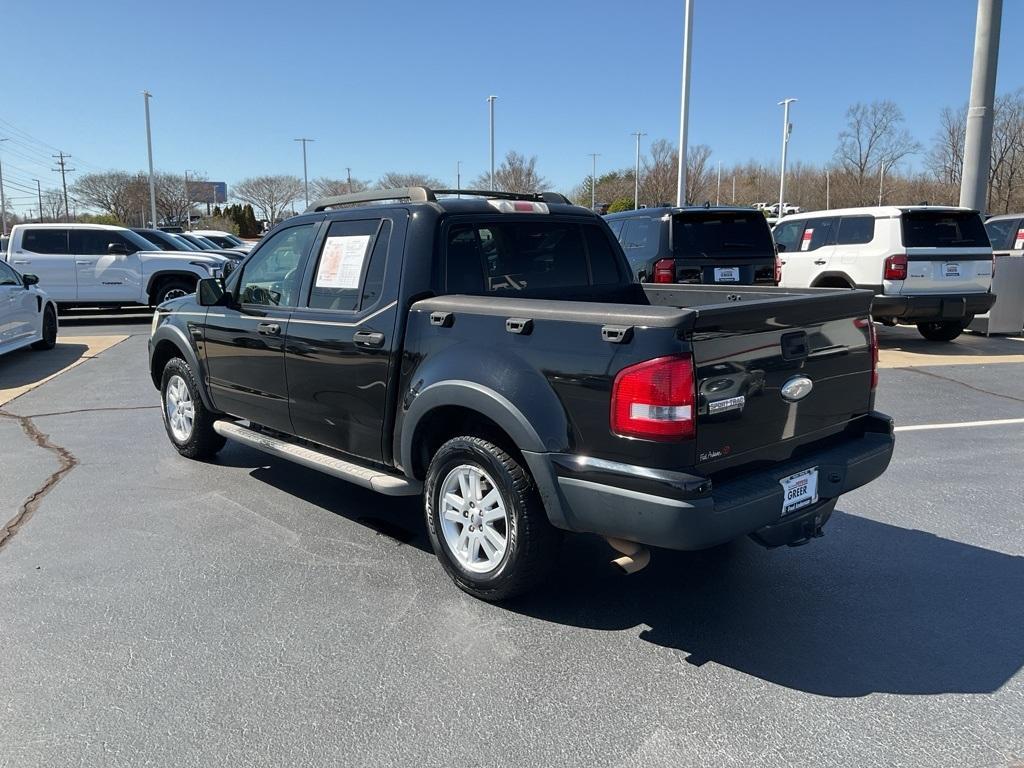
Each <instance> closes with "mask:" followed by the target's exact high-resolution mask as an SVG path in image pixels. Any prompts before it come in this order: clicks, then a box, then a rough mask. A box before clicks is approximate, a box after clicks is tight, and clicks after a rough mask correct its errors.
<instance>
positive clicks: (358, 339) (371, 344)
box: [352, 331, 384, 349]
mask: <svg viewBox="0 0 1024 768" xmlns="http://www.w3.org/2000/svg"><path fill="white" fill-rule="evenodd" d="M352 341H354V342H355V344H356V346H357V347H363V348H364V349H380V348H381V347H383V346H384V334H383V333H378V332H376V331H356V332H355V333H354V334H353V335H352Z"/></svg>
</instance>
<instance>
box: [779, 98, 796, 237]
mask: <svg viewBox="0 0 1024 768" xmlns="http://www.w3.org/2000/svg"><path fill="white" fill-rule="evenodd" d="M794 101H796V99H783V100H782V101H780V102H779V104H781V105H782V170H781V171H780V173H779V212H778V214H777V216H778V218H780V219H781V218H782V215H783V208H782V207H783V206H784V205H785V204H786V148H787V147H788V146H789V134H790V133H791V132H792V131H793V126H792V125H790V123H789V105H790V104H792V103H793V102H794Z"/></svg>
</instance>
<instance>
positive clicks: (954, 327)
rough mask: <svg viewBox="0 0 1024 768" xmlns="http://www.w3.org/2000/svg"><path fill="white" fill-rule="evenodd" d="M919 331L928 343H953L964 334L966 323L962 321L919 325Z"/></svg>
mask: <svg viewBox="0 0 1024 768" xmlns="http://www.w3.org/2000/svg"><path fill="white" fill-rule="evenodd" d="M917 331H918V333H920V334H921V335H922V336H924V337H925V338H926V339H928V341H952V340H953V339H955V338H956V337H957V336H959V335H960V334H961V333H963V332H964V323H963V322H962V321H960V320H956V321H953V322H948V321H936V322H931V323H918V324H917Z"/></svg>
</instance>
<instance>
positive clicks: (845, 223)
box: [836, 216, 875, 245]
mask: <svg viewBox="0 0 1024 768" xmlns="http://www.w3.org/2000/svg"><path fill="white" fill-rule="evenodd" d="M874 239H875V217H874V216H844V217H843V218H841V219H840V220H839V234H838V235H836V245H863V244H864V243H870V242H871V241H872V240H874Z"/></svg>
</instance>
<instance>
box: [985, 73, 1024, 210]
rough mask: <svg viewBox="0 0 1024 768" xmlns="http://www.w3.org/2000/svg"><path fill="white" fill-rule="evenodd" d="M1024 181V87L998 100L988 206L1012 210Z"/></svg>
mask: <svg viewBox="0 0 1024 768" xmlns="http://www.w3.org/2000/svg"><path fill="white" fill-rule="evenodd" d="M1022 181H1024V88H1021V89H1018V90H1016V91H1014V92H1013V93H1008V94H1004V95H1002V96H1000V97H999V98H997V99H996V103H995V109H994V120H993V126H992V163H991V167H990V170H989V183H988V208H989V210H990V211H1000V212H1002V213H1009V212H1010V210H1011V209H1012V208H1014V206H1015V205H1017V204H1020V202H1021V198H1022V197H1024V196H1022V195H1021V192H1022V187H1024V185H1022V183H1021V182H1022Z"/></svg>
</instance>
